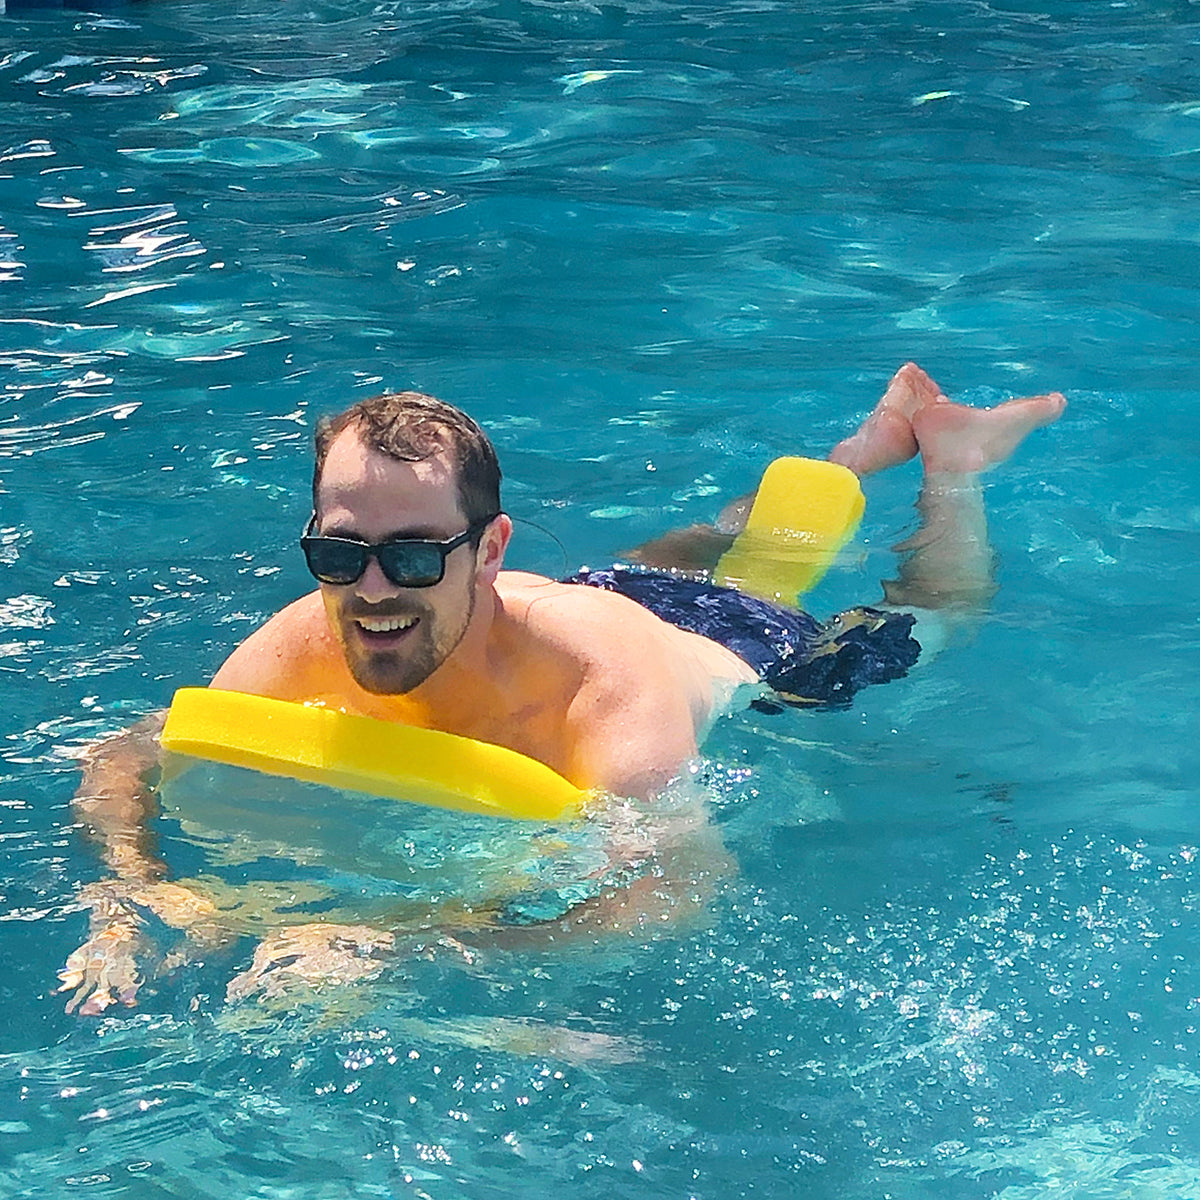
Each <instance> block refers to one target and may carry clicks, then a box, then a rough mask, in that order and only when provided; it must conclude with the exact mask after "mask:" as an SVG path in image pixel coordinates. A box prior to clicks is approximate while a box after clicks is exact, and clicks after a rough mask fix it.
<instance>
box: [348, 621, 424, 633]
mask: <svg viewBox="0 0 1200 1200" xmlns="http://www.w3.org/2000/svg"><path fill="white" fill-rule="evenodd" d="M356 619H357V621H358V623H359V625H361V626H362V627H363V629H365V630H366V631H367V632H368V633H398V632H399V631H400V630H401V629H410V628H411V627H412V626H413V625H415V624H416V623H417V618H416V617H381V618H379V619H376V620H372V619H371V618H370V617H358V618H356Z"/></svg>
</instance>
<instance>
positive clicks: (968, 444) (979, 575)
mask: <svg viewBox="0 0 1200 1200" xmlns="http://www.w3.org/2000/svg"><path fill="white" fill-rule="evenodd" d="M1066 403H1067V402H1066V400H1065V399H1064V398H1063V396H1062V395H1061V394H1060V393H1058V392H1051V393H1049V394H1048V395H1045V396H1031V397H1027V398H1025V399H1021V400H1009V401H1007V402H1006V403H1004V404H999V405H997V406H996V407H995V408H968V407H967V406H966V405H962V404H952V403H950V402H949V401H947V400H944V399H943V400H941V401H938V402H933V403H929V404H925V405H923V406H921V407H920V408H918V409H917V410H916V411H915V412H914V413H913V414H912V419H911V424H912V431H913V436H914V438H915V440H916V442H917V445H918V447H919V449H920V453H921V461H922V464H923V465H924V468H925V478H924V480H923V481H922V484H921V493H920V496H919V497H918V499H917V511H918V513H920V516H921V527H920V529H918V530H917V532H916V533H915V534H914V535H913V536H912V537H911V538H909V539H907V541H904V542H902V543H900V545H898V546H896V547H895V549H896V550H897V551H898V552H899V553H900V554H901V555H903V557H902V559H901V561H900V571H899V578H898V579H895V580H888V581H886V582H885V583H884V595H885V596H886V598H887V601H888V603H889V604H896V605H901V606H904V607H914V608H924V609H932V608H957V609H960V610H964V611H970V610H973V609H978V608H979V607H981V606H982V605H983V604H985V603H986V602H987V601H988V600H989V599H990V598H991V596H992V594H993V592H994V591H995V583H994V581H993V578H992V551H991V547H990V546H989V545H988V536H987V515H986V513H985V511H984V506H983V489H982V487H981V486H980V482H979V476H980V474H981V473H982V472H983V471H986V470H987V469H988V468H989V467H993V466H995V465H996V464H997V463H1000V462H1003V461H1004V460H1005V459H1006V458H1008V457H1009V455H1011V454H1012V452H1013V451H1014V450H1015V449H1016V448H1017V446H1019V445H1020V444H1021V442H1022V441H1023V440H1024V439H1025V437H1026V436H1027V435H1028V434H1029V433H1031V432H1032V431H1033V430H1035V429H1040V428H1041V427H1042V426H1044V425H1050V424H1052V423H1053V422H1055V421H1057V420H1058V418H1059V417H1060V416H1062V413H1063V409H1064V408H1065V407H1066Z"/></svg>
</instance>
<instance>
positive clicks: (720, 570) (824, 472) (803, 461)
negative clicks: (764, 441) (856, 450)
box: [713, 458, 866, 605]
mask: <svg viewBox="0 0 1200 1200" xmlns="http://www.w3.org/2000/svg"><path fill="white" fill-rule="evenodd" d="M865 507H866V500H865V498H864V497H863V493H862V488H861V487H860V486H859V482H858V476H857V475H855V474H854V472H853V471H851V470H848V469H847V468H846V467H843V466H840V465H839V464H838V463H831V462H824V461H822V460H819V459H815V458H777V459H776V460H775V461H774V462H773V463H771V465H770V466H769V467H767V469H766V470H765V471H764V472H763V477H762V482H761V483H760V484H759V485H758V493H757V495H756V496H755V498H754V505H753V507H752V508H751V509H750V515H749V517H748V518H747V519H746V528H745V529H744V530H743V531H742V532H741V533H740V534H738V537H737V540H736V541H735V542H734V543H733V545H732V546H730V548H729V549H728V550H727V551H726V552H725V553H724V554H723V555H722V556H721V560H720V562H718V563H717V567H716V570H715V571H714V572H713V578H714V580H715V581H716V582H717V583H719V584H722V585H723V586H725V587H733V588H737V589H738V590H739V591H743V592H747V593H749V594H750V595H752V596H758V597H759V598H760V599H763V600H771V601H774V602H776V603H779V604H788V605H790V604H794V603H796V601H797V598H798V597H800V596H802V595H803V594H804V593H805V592H807V591H809V590H811V589H812V587H813V586H814V585H815V584H816V583H817V582H818V581H819V580H820V578H821V576H823V575H824V574H825V572H826V571H827V570H828V569H829V567H830V565H831V564H832V562H833V560H834V559H835V558H836V557H837V555H838V552H839V551H840V550H841V548H842V547H843V546H844V545H845V544H846V543H847V542H848V541H849V540H850V539H851V538H852V537H853V536H854V531H855V530H856V529H857V528H858V523H859V521H861V520H862V515H863V509H864V508H865Z"/></svg>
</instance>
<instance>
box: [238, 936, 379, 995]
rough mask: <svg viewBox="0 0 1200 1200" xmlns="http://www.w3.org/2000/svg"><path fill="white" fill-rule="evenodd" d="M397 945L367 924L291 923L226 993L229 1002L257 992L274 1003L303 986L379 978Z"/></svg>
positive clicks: (263, 943) (259, 951)
mask: <svg viewBox="0 0 1200 1200" xmlns="http://www.w3.org/2000/svg"><path fill="white" fill-rule="evenodd" d="M395 944H396V939H395V937H394V936H393V935H392V934H390V933H381V932H380V931H379V930H378V929H372V928H371V927H370V926H368V925H323V924H311V925H292V926H289V927H288V928H287V929H279V930H276V932H274V933H272V934H270V935H269V936H267V937H266V938H264V939H263V940H262V941H261V942H260V943H259V944H258V947H257V948H256V949H255V951H254V961H253V962H252V963H251V964H250V967H249V969H248V970H246V971H243V972H242V973H241V974H240V975H237V976H235V977H234V978H233V979H232V980H231V981H230V983H229V986H228V988H226V990H225V999H226V1001H228V1002H229V1003H233V1002H234V1001H237V1000H245V999H246V998H247V997H249V996H253V995H254V994H255V993H262V997H261V998H262V999H268V1000H269V999H274V998H276V997H278V996H283V995H286V994H287V993H288V992H290V991H293V990H295V989H297V988H299V989H300V990H302V991H305V990H313V989H315V988H318V987H320V986H321V985H322V984H327V983H333V984H342V983H355V982H357V981H358V980H360V979H374V978H376V977H377V976H378V975H379V974H380V973H381V972H382V971H383V968H384V965H385V963H384V957H383V956H384V955H385V954H387V952H388V951H390V950H392V949H393V948H394V946H395Z"/></svg>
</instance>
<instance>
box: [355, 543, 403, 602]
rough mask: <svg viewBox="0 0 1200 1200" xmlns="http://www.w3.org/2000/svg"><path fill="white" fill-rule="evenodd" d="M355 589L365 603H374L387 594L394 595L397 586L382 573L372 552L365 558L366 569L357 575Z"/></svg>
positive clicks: (383, 598)
mask: <svg viewBox="0 0 1200 1200" xmlns="http://www.w3.org/2000/svg"><path fill="white" fill-rule="evenodd" d="M355 591H357V593H358V596H359V598H360V599H361V600H366V601H367V603H374V602H377V601H379V600H385V599H387V598H388V597H389V596H394V595H395V594H396V591H397V588H396V585H395V584H394V583H393V582H392V581H391V580H390V579H389V578H388V577H387V576H386V575H385V574H384V573H383V568H382V567H381V566H380V565H379V560H378V559H377V558H376V557H375V555H373V554H372V555H370V556H369V557H368V558H367V569H366V570H365V571H363V573H362V574H361V575H360V576H359V577H358V585H357V587H356V588H355Z"/></svg>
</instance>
